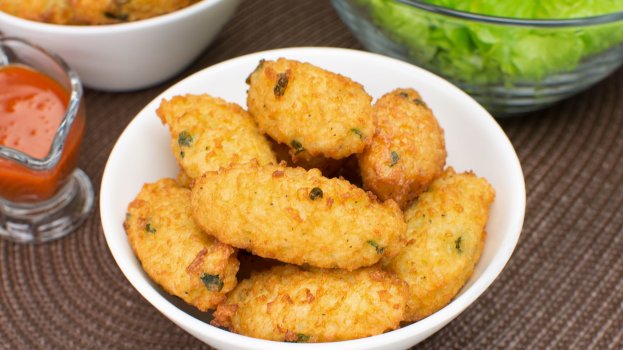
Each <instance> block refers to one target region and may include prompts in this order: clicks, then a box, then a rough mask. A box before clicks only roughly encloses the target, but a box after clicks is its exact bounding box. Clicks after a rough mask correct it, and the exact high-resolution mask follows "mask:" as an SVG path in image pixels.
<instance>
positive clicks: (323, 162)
mask: <svg viewBox="0 0 623 350" xmlns="http://www.w3.org/2000/svg"><path fill="white" fill-rule="evenodd" d="M270 141H271V142H270V144H271V147H272V150H273V152H274V153H275V155H276V157H277V162H278V163H281V162H282V161H284V162H286V163H287V164H288V166H290V167H293V168H296V167H297V166H300V167H301V168H304V169H305V170H310V169H314V168H316V169H318V170H320V171H321V172H322V175H324V176H326V177H331V176H333V175H335V174H336V173H337V172H339V171H340V169H341V167H342V164H343V163H344V159H332V158H325V157H323V156H317V157H310V158H309V159H302V158H298V157H292V156H291V155H290V147H288V146H287V145H284V144H281V143H277V142H275V141H274V140H270Z"/></svg>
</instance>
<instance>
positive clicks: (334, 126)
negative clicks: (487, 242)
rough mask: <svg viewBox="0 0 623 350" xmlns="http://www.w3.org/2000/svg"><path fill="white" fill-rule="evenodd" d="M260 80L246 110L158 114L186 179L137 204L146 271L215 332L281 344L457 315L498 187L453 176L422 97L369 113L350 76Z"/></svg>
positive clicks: (406, 92) (131, 225)
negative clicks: (443, 313) (442, 313)
mask: <svg viewBox="0 0 623 350" xmlns="http://www.w3.org/2000/svg"><path fill="white" fill-rule="evenodd" d="M247 83H248V84H249V90H248V95H247V105H248V111H245V110H244V109H243V108H242V107H240V106H238V105H236V104H233V103H229V102H226V101H223V100H221V99H219V98H215V97H211V96H208V95H185V96H175V97H173V98H172V99H170V100H163V101H162V103H161V105H160V107H159V108H158V110H157V114H158V116H159V117H160V119H161V120H162V122H163V123H164V124H166V125H167V126H168V128H169V131H170V134H171V148H172V151H173V154H174V155H175V157H176V159H177V161H178V164H179V166H180V172H179V175H178V177H177V179H162V180H160V181H158V182H156V183H153V184H146V185H145V186H144V187H143V189H142V190H141V192H140V193H139V194H138V196H137V197H136V199H135V200H134V201H133V202H132V203H131V204H130V205H129V207H128V213H127V218H126V221H125V224H124V226H125V229H126V232H127V234H128V238H129V241H130V244H131V246H132V248H133V250H134V252H135V254H136V256H137V257H138V259H139V260H140V261H141V263H142V265H143V268H144V270H145V272H147V274H148V275H149V276H150V277H151V278H152V279H153V280H154V281H155V282H157V283H158V284H160V285H161V286H162V287H163V289H164V290H166V291H167V292H169V293H171V294H173V295H175V296H177V297H179V298H181V299H183V300H184V301H185V302H187V303H189V304H191V305H194V306H195V307H197V308H198V309H200V310H202V311H206V310H209V309H213V310H215V311H214V314H213V316H214V318H213V321H212V324H213V325H216V326H219V327H226V328H228V329H229V330H231V331H233V332H236V333H240V334H244V335H248V336H251V337H256V338H262V339H269V340H276V341H286V342H327V341H339V340H347V339H355V338H361V337H367V336H372V335H375V334H380V333H383V332H386V331H390V330H393V329H396V328H398V327H399V326H400V324H401V322H413V321H417V320H419V319H422V318H424V317H426V316H428V315H430V314H432V313H434V312H435V311H437V310H439V309H441V308H442V307H444V306H445V305H446V304H448V303H449V302H450V301H451V300H452V298H453V297H454V296H455V295H456V294H457V293H458V292H459V290H460V289H461V287H462V286H463V285H464V284H465V282H466V281H467V280H468V279H469V277H470V276H471V274H472V272H473V269H474V265H475V264H476V263H477V261H478V259H479V257H480V254H481V251H482V248H483V244H484V239H485V226H486V223H487V219H488V212H489V207H490V205H491V203H492V202H493V199H494V190H493V188H492V187H491V186H490V185H489V184H488V182H487V181H486V180H485V179H483V178H479V177H477V176H476V175H475V174H473V173H472V172H466V173H456V172H455V171H454V170H453V169H452V168H450V167H447V168H445V169H444V167H445V161H446V149H445V141H444V133H443V129H442V128H441V127H440V125H439V123H438V121H437V119H436V118H435V116H434V115H433V112H432V110H431V109H430V108H429V107H428V105H427V104H426V102H425V101H424V100H423V98H422V96H420V95H419V94H418V92H417V91H415V90H413V89H410V88H406V89H396V90H394V91H391V92H388V93H387V94H386V95H384V96H382V97H381V98H379V99H378V100H377V101H376V102H375V103H374V105H372V104H371V102H372V98H371V97H370V96H369V95H368V94H367V93H366V91H365V90H364V88H363V86H361V85H360V84H358V83H356V82H354V81H352V80H351V79H349V78H347V77H344V76H342V75H339V74H336V73H333V72H329V71H326V70H324V69H321V68H319V67H316V66H313V65H311V64H309V63H303V62H297V61H293V60H288V59H284V58H280V59H277V60H275V61H264V60H262V61H261V62H260V63H259V65H258V67H257V68H256V69H255V71H253V72H251V74H250V76H249V78H248V79H247ZM238 257H239V258H240V260H239V259H238Z"/></svg>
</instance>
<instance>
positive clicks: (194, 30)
mask: <svg viewBox="0 0 623 350" xmlns="http://www.w3.org/2000/svg"><path fill="white" fill-rule="evenodd" d="M239 2H240V0H203V1H200V2H198V3H195V4H193V5H191V6H188V7H186V8H183V9H180V10H178V11H175V12H171V13H168V14H165V15H162V16H158V17H153V18H148V19H144V20H140V21H136V22H129V23H121V24H111V25H97V26H96V25H92V26H74V25H57V24H48V23H41V22H35V21H30V20H26V19H23V18H19V17H15V16H12V15H9V14H6V13H4V12H0V31H2V32H3V34H4V35H6V36H14V37H20V38H23V39H27V40H30V41H31V42H33V43H35V44H38V45H40V46H42V47H44V48H46V49H49V50H51V51H53V52H55V53H57V54H59V55H60V56H61V57H62V58H63V59H64V60H65V61H66V62H67V63H68V64H69V65H70V66H71V67H72V68H73V69H75V70H76V71H77V72H78V74H79V75H80V79H81V80H82V82H83V83H84V85H86V86H88V87H90V88H94V89H100V90H109V91H128V90H135V89H140V88H145V87H149V86H151V85H155V84H157V83H160V82H162V81H164V80H166V79H168V78H170V77H172V76H174V75H175V74H177V73H179V72H180V71H181V70H182V69H184V68H185V67H186V66H187V65H188V64H189V63H190V62H192V61H193V60H194V59H195V58H197V56H199V54H200V53H201V52H202V51H203V50H204V49H205V48H206V47H207V46H208V44H209V43H210V42H212V40H213V39H214V38H215V37H216V35H217V34H218V32H219V31H220V30H221V28H222V27H223V26H224V25H225V23H226V22H227V21H228V20H229V18H230V17H231V16H232V15H233V13H234V11H235V10H236V7H237V6H238V3H239Z"/></svg>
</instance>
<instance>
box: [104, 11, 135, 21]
mask: <svg viewBox="0 0 623 350" xmlns="http://www.w3.org/2000/svg"><path fill="white" fill-rule="evenodd" d="M104 16H106V18H109V19H116V20H118V21H127V20H128V18H129V15H128V14H127V13H113V12H108V11H106V12H104Z"/></svg>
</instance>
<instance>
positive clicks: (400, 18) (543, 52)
mask: <svg viewBox="0 0 623 350" xmlns="http://www.w3.org/2000/svg"><path fill="white" fill-rule="evenodd" d="M428 2H430V3H433V4H436V5H440V6H445V7H450V8H454V9H457V10H462V11H468V12H474V13H480V14H486V15H492V16H500V17H514V18H540V19H544V18H558V19H561V18H580V17H587V16H595V15H602V14H607V13H612V12H617V11H623V1H621V0H582V1H580V0H505V1H495V0H428ZM358 3H359V4H360V5H364V6H366V7H367V9H368V13H369V15H370V18H371V20H372V21H373V22H374V23H376V24H377V25H378V26H379V27H380V28H381V29H382V30H383V31H384V32H385V34H386V35H387V36H388V37H390V38H392V39H393V40H394V41H396V42H398V43H400V44H402V45H404V46H405V47H406V48H407V49H408V52H409V55H410V56H411V57H412V58H413V59H414V61H415V62H418V64H420V65H422V66H424V67H425V68H428V69H431V70H433V71H436V72H438V73H440V74H442V75H444V76H446V77H448V78H450V79H453V80H456V81H464V82H469V83H472V84H484V83H497V84H500V83H502V84H512V83H515V82H521V81H534V80H540V79H543V78H545V77H546V76H548V75H550V74H553V73H556V72H563V71H569V70H573V69H574V68H576V67H577V66H578V65H579V64H580V63H581V62H582V60H583V59H585V58H586V57H588V56H591V55H594V54H596V53H599V52H601V51H604V50H607V49H610V48H612V47H614V46H617V45H621V44H622V43H623V21H619V22H614V23H610V24H606V25H595V26H584V27H559V28H534V27H518V26H506V25H498V24H488V23H481V22H473V21H465V20H462V19H457V18H448V17H443V16H440V15H437V14H432V13H429V12H427V11H423V10H419V9H417V8H414V7H411V6H408V5H405V4H401V3H399V2H396V1H393V0H358Z"/></svg>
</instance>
